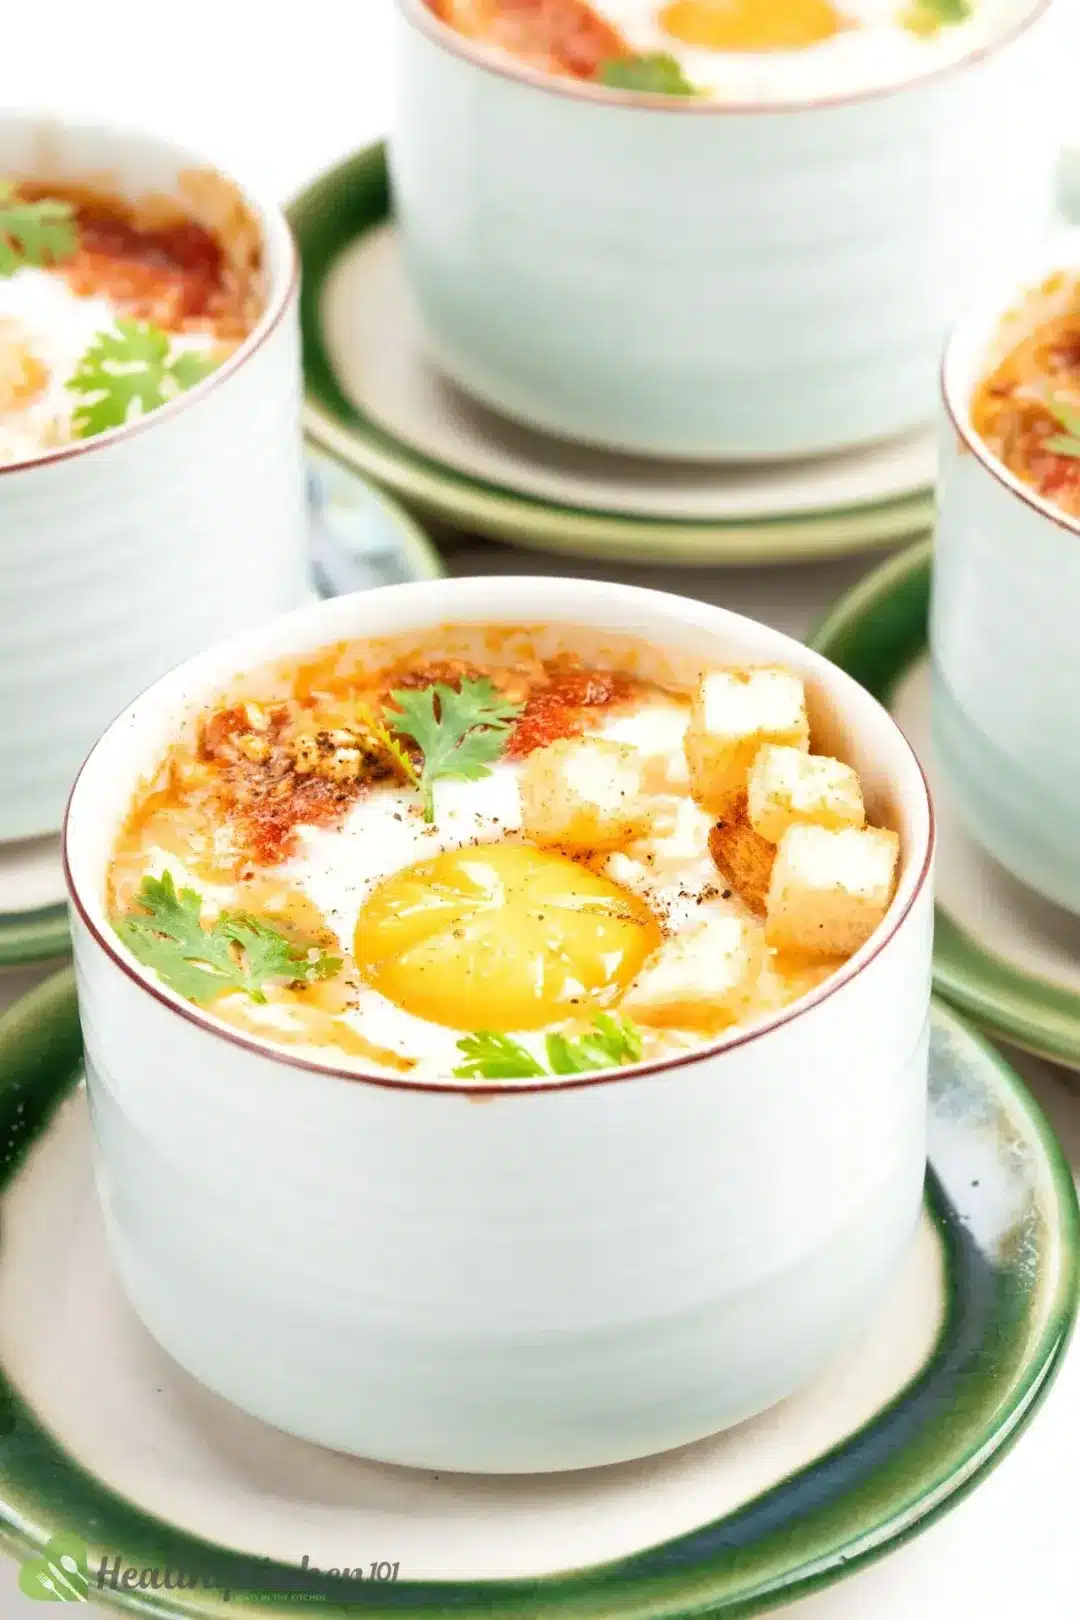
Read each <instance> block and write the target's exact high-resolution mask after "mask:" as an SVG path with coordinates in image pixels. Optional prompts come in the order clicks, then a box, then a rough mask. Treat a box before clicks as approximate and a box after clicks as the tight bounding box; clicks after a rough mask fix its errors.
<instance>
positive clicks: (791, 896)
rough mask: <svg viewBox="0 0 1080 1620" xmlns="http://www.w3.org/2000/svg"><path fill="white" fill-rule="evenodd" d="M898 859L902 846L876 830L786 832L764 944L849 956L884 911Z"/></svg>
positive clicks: (779, 851) (776, 867)
mask: <svg viewBox="0 0 1080 1620" xmlns="http://www.w3.org/2000/svg"><path fill="white" fill-rule="evenodd" d="M899 855H900V840H899V838H898V837H897V835H896V834H895V833H894V832H888V831H886V830H885V829H884V828H881V827H842V828H840V829H838V830H834V829H831V828H828V827H789V828H788V830H787V832H786V833H785V834H784V836H783V837H782V838H781V840H780V843H779V845H778V846H777V850H776V860H775V862H774V864H773V870H772V881H771V882H770V884H769V895H768V901H767V920H766V924H765V933H766V938H767V939H768V942H769V944H770V945H772V946H775V947H776V949H778V950H782V951H783V950H791V951H807V952H810V953H812V954H814V955H818V956H850V955H851V954H852V952H853V951H857V950H858V949H859V946H860V945H863V944H865V942H866V941H867V940H868V939H869V938H870V935H871V934H872V933H873V932H874V929H875V928H876V927H877V926H878V924H879V923H880V922H881V920H882V918H883V917H884V915H885V913H886V911H887V910H888V909H889V902H890V901H891V899H892V895H893V888H894V886H895V882H896V867H897V862H898V860H899Z"/></svg>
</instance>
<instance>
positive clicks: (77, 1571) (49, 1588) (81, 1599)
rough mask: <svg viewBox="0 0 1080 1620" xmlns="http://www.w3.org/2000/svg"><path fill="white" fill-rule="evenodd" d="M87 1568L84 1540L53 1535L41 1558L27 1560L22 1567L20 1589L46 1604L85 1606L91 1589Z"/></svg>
mask: <svg viewBox="0 0 1080 1620" xmlns="http://www.w3.org/2000/svg"><path fill="white" fill-rule="evenodd" d="M86 1565H87V1553H86V1543H85V1541H80V1540H79V1538H78V1536H67V1535H64V1536H53V1538H52V1540H51V1541H50V1542H49V1544H48V1546H47V1547H46V1548H45V1551H44V1552H43V1553H42V1555H41V1557H40V1558H28V1559H27V1560H26V1562H25V1563H24V1564H23V1566H22V1569H20V1571H19V1587H20V1589H21V1590H22V1591H23V1592H25V1594H26V1596H27V1597H29V1598H37V1599H38V1600H39V1601H40V1602H43V1603H86V1602H88V1601H89V1599H88V1597H87V1593H88V1591H89V1589H90V1582H89V1580H88V1578H87V1574H86Z"/></svg>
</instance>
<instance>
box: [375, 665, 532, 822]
mask: <svg viewBox="0 0 1080 1620" xmlns="http://www.w3.org/2000/svg"><path fill="white" fill-rule="evenodd" d="M390 701H391V703H392V704H393V705H394V707H393V708H392V709H385V710H384V711H383V721H384V724H385V725H386V726H388V727H389V729H390V730H391V731H393V732H395V733H396V734H397V735H398V736H401V737H409V738H411V739H412V741H413V742H414V743H415V744H416V745H417V747H418V748H419V749H420V752H421V754H422V756H423V758H422V761H421V764H420V766H419V768H417V767H416V766H415V765H414V764H413V763H412V761H411V760H409V759H408V756H407V755H405V753H404V750H403V749H402V750H401V751H400V753H398V754H396V755H395V757H396V758H397V759H398V761H399V763H406V762H407V763H406V769H407V771H408V774H410V775H411V777H412V779H413V781H415V783H416V785H417V787H418V788H419V789H420V792H421V795H422V796H423V801H424V820H425V821H434V820H435V797H434V785H435V783H436V782H437V781H439V780H440V779H442V778H445V777H456V778H457V779H458V780H459V781H462V782H479V781H480V780H481V778H482V777H485V776H490V775H491V771H490V769H489V767H490V766H491V765H492V764H494V762H495V760H497V759H499V758H500V756H501V755H502V753H503V750H504V749H505V747H506V740H507V739H506V733H507V732H508V731H509V729H510V726H511V725H512V723H513V722H514V721H515V720H516V719H517V717H518V715H519V714H520V713H521V710H522V708H523V705H522V704H520V703H508V702H507V701H506V699H505V698H504V697H503V696H502V695H501V694H500V693H499V692H498V691H497V690H496V688H495V687H494V686H493V685H492V683H491V681H489V680H488V679H487V677H486V676H485V677H484V678H483V679H482V680H478V681H473V680H463V681H462V683H461V688H460V690H456V689H455V688H454V687H452V686H444V685H443V683H442V682H441V681H437V682H436V683H435V684H434V685H433V686H423V687H420V688H418V689H417V690H416V691H398V692H391V693H390ZM403 756H404V758H403Z"/></svg>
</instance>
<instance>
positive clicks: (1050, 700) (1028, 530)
mask: <svg viewBox="0 0 1080 1620" xmlns="http://www.w3.org/2000/svg"><path fill="white" fill-rule="evenodd" d="M1070 264H1071V265H1078V266H1080V237H1077V238H1076V239H1075V240H1074V241H1073V242H1072V244H1071V245H1070V244H1069V243H1068V242H1063V243H1059V244H1058V246H1057V247H1056V249H1055V251H1054V255H1053V259H1052V260H1048V259H1047V257H1046V255H1045V254H1044V255H1043V256H1042V260H1041V262H1036V263H1035V264H1032V265H1029V269H1028V274H1027V275H1026V276H1025V277H1023V278H1022V279H1020V280H1012V281H1010V282H1008V283H1007V284H1006V285H1003V286H1000V287H998V288H997V289H996V290H995V291H994V292H993V293H992V294H991V295H990V296H989V297H986V298H984V299H983V300H982V301H981V302H980V303H979V304H978V306H977V307H975V308H974V309H972V310H971V312H970V313H969V314H968V315H967V316H965V318H964V319H963V321H961V323H960V324H959V326H958V327H957V328H956V331H955V332H954V334H953V336H952V339H951V341H950V343H949V347H948V350H947V352H946V356H945V365H944V372H943V395H944V406H945V422H944V432H943V435H942V440H943V442H942V451H941V472H940V486H939V505H940V514H939V518H938V529H937V542H936V548H935V558H934V591H933V605H932V610H931V631H930V639H931V648H932V653H933V664H934V741H935V748H936V752H937V754H938V756H939V764H940V768H941V770H942V772H943V774H944V777H945V779H946V780H947V782H948V785H949V791H950V794H951V796H952V797H953V798H954V799H955V801H956V804H957V806H958V808H959V810H960V811H961V813H962V815H963V817H964V820H965V821H966V823H967V825H968V826H969V827H970V829H971V831H972V832H973V833H974V835H975V836H976V837H977V838H978V840H979V842H980V843H981V844H982V845H983V846H984V847H985V848H986V849H987V850H989V852H990V854H991V855H993V856H994V857H995V859H996V860H998V861H1000V863H1001V864H1002V865H1003V866H1004V867H1006V868H1007V869H1008V870H1009V871H1010V872H1012V873H1013V875H1014V876H1016V877H1018V878H1019V879H1020V880H1021V881H1022V882H1024V883H1026V884H1028V885H1029V886H1030V887H1031V888H1033V889H1036V890H1037V891H1038V892H1039V893H1040V894H1042V895H1045V896H1046V897H1047V898H1048V899H1050V900H1054V901H1056V902H1057V904H1059V905H1063V906H1065V907H1067V908H1068V909H1069V910H1070V911H1074V912H1077V913H1080V842H1078V837H1077V832H1078V828H1080V729H1078V727H1077V721H1076V708H1077V695H1078V693H1080V629H1078V625H1080V520H1077V519H1076V518H1070V517H1067V516H1066V515H1065V513H1064V512H1062V511H1061V510H1060V509H1059V508H1058V507H1056V506H1054V505H1052V503H1051V502H1049V501H1046V500H1044V499H1043V498H1042V497H1041V496H1040V495H1038V494H1037V493H1036V491H1035V490H1034V489H1032V488H1031V487H1030V486H1029V485H1027V484H1024V483H1022V482H1021V481H1020V480H1019V479H1018V478H1016V477H1014V475H1013V474H1012V473H1011V472H1009V470H1008V468H1007V467H1005V466H1004V465H1003V464H1002V463H1001V462H1000V461H999V460H998V459H997V457H996V456H995V455H994V454H993V453H992V452H991V451H990V450H989V449H988V448H987V446H986V445H985V444H984V443H983V442H982V440H981V439H980V438H979V437H978V436H977V434H976V433H975V431H974V429H973V427H972V425H971V403H972V399H973V396H974V394H975V390H976V388H977V387H978V384H979V382H980V381H981V379H982V378H983V377H985V376H986V375H987V373H988V372H989V371H991V370H992V369H993V367H994V366H996V365H997V364H998V362H999V361H1000V360H1001V359H1002V358H1003V357H1004V355H1005V354H1006V353H1007V352H1008V351H1009V349H1011V348H1012V347H1013V346H1014V345H1015V344H1016V343H1018V342H1020V341H1021V339H1022V338H1023V337H1024V336H1025V335H1026V334H1027V333H1028V332H1029V331H1030V330H1031V329H1032V328H1033V327H1034V326H1036V325H1038V324H1039V322H1040V321H1043V320H1046V319H1047V318H1048V317H1050V316H1052V315H1053V314H1054V313H1055V312H1056V311H1058V310H1059V309H1061V308H1062V307H1064V306H1065V305H1066V303H1067V302H1068V301H1069V300H1075V299H1076V297H1077V289H1078V288H1080V270H1076V271H1072V272H1068V273H1063V272H1062V266H1063V265H1070Z"/></svg>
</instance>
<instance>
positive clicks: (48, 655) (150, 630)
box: [0, 113, 311, 841]
mask: <svg viewBox="0 0 1080 1620" xmlns="http://www.w3.org/2000/svg"><path fill="white" fill-rule="evenodd" d="M207 167H210V165H209V164H208V163H207V162H206V161H205V160H204V159H202V158H200V157H198V156H197V155H196V154H193V153H191V152H187V151H183V150H180V149H178V148H177V147H175V146H172V145H170V144H168V143H166V142H164V141H161V140H159V139H157V138H156V137H153V136H148V135H141V134H132V133H130V132H126V131H119V130H115V129H112V128H105V127H97V126H93V125H82V124H80V125H74V124H67V123H61V122H55V121H52V120H50V119H46V118H43V117H38V116H35V115H31V114H18V113H3V114H2V115H0V174H13V175H19V174H32V175H40V176H43V177H46V176H48V175H50V174H55V175H56V176H57V177H59V178H62V179H67V180H78V179H80V178H90V179H92V180H94V181H96V182H97V183H99V184H106V185H108V186H110V187H111V188H112V189H114V190H116V191H119V192H120V193H122V194H129V195H132V196H139V195H145V194H154V193H166V194H175V191H176V185H177V179H178V176H179V175H180V173H181V171H183V170H186V169H192V168H195V169H205V168H207ZM245 200H246V203H247V206H248V208H249V210H250V212H251V214H252V215H253V217H254V218H255V219H256V220H257V221H258V222H259V224H260V225H261V227H262V231H263V241H264V258H265V263H266V267H267V271H268V293H267V302H266V309H265V312H264V314H263V316H262V318H261V320H260V321H259V323H258V326H257V327H256V329H255V330H254V332H252V333H251V335H250V336H249V338H248V339H247V341H246V342H245V343H244V344H243V346H242V347H241V348H240V349H239V350H238V351H237V353H236V354H234V355H233V356H231V357H230V359H229V360H228V361H227V362H226V363H225V364H224V365H223V366H222V367H221V368H220V369H219V370H218V371H216V372H215V373H214V374H213V375H212V376H211V377H210V378H208V379H207V381H205V382H203V383H201V384H200V385H199V386H198V387H196V388H193V389H192V390H190V392H188V393H186V394H183V395H181V396H180V397H179V398H178V399H177V400H175V401H174V402H173V403H171V404H169V405H166V406H164V407H163V408H162V409H160V410H158V411H155V412H153V413H151V414H150V415H148V416H146V417H145V418H143V419H142V420H141V421H139V422H137V423H134V424H132V425H130V426H127V427H124V428H120V429H118V430H117V431H115V432H113V433H110V434H107V435H102V436H101V437H100V438H95V439H88V440H84V441H81V442H78V443H75V444H72V445H68V446H64V447H63V448H61V449H58V450H55V451H53V452H51V453H49V454H48V455H45V456H43V457H41V458H40V459H38V460H37V461H34V462H30V463H27V464H26V465H21V466H10V467H8V466H5V467H0V579H2V587H0V785H2V792H0V841H2V840H5V839H17V838H28V837H32V836H35V835H38V834H41V833H45V832H50V831H56V830H57V829H58V828H59V826H60V821H61V818H62V816H63V810H64V804H65V801H66V799H67V795H68V793H69V791H70V789H71V783H72V780H73V779H74V776H75V773H76V771H77V770H78V768H79V764H80V762H81V761H82V759H83V758H84V756H85V754H86V752H87V750H88V748H89V747H90V745H91V743H92V742H93V740H94V738H95V737H96V736H97V735H98V734H99V733H100V731H101V730H102V727H103V726H105V725H107V724H108V722H109V720H110V719H112V718H113V716H114V715H116V714H118V713H119V711H120V710H121V709H122V708H123V706H124V705H125V704H126V703H129V702H130V701H131V698H132V697H133V696H134V694H135V693H136V692H138V691H140V690H141V689H142V687H144V686H145V685H146V684H147V683H148V682H149V681H152V680H155V679H156V678H157V677H158V676H159V675H161V674H162V673H163V672H164V671H165V670H167V669H170V668H171V667H172V666H173V665H174V664H176V663H177V662H179V660H181V659H183V658H188V657H190V656H191V655H192V654H193V653H196V652H198V651H200V650H201V649H202V648H204V647H208V646H211V645H212V644H213V643H214V642H215V641H219V640H221V638H222V637H223V636H227V635H231V634H233V633H234V632H235V631H237V630H239V629H243V628H244V627H246V626H248V625H255V624H258V623H260V622H261V621H262V620H264V619H266V618H268V617H270V616H272V615H275V614H279V613H284V612H287V611H288V610H289V609H291V608H294V607H297V606H299V605H300V604H301V603H302V602H304V601H305V600H307V599H309V598H310V595H311V588H310V581H309V575H308V567H307V555H306V552H307V527H306V516H305V511H304V489H303V475H302V466H301V441H300V429H299V393H300V357H299V341H298V325H297V285H298V283H297V263H296V253H295V250H294V247H293V242H292V238H291V236H290V234H289V229H288V226H287V225H286V223H285V219H284V216H283V215H282V213H281V211H280V209H279V208H278V207H277V206H276V205H275V204H274V203H272V202H269V201H265V200H262V199H258V198H256V197H253V196H251V195H248V194H245Z"/></svg>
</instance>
